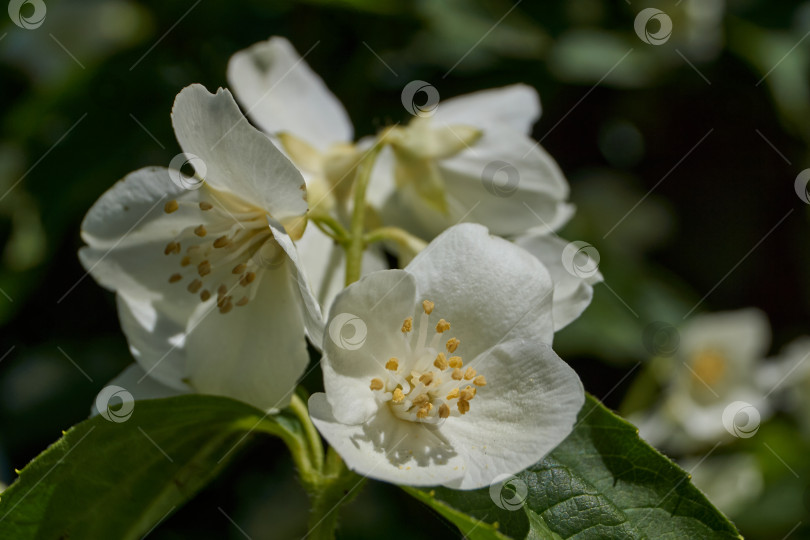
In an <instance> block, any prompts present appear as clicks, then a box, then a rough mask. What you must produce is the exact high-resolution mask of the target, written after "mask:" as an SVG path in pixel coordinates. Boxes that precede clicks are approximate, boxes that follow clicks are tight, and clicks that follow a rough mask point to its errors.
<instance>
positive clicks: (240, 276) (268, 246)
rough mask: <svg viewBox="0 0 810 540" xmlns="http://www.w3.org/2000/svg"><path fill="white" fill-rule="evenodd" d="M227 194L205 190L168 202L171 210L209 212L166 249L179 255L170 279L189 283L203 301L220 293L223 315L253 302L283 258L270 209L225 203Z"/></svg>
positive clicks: (167, 210)
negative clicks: (265, 276)
mask: <svg viewBox="0 0 810 540" xmlns="http://www.w3.org/2000/svg"><path fill="white" fill-rule="evenodd" d="M220 198H221V199H220ZM228 198H231V197H230V196H229V195H227V194H224V193H222V194H218V195H217V196H216V197H214V195H213V194H211V193H207V194H203V193H202V192H201V193H200V200H199V202H196V203H192V202H187V201H177V200H171V201H169V202H167V203H166V205H165V206H164V211H165V212H166V213H167V214H171V213H173V212H176V211H178V210H180V209H181V208H183V209H186V208H188V209H189V210H191V211H195V212H200V213H205V214H207V215H206V218H207V219H205V224H200V225H198V226H196V227H189V228H187V229H184V230H183V231H181V232H180V234H178V235H177V237H176V238H175V239H174V240H173V241H171V242H169V243H168V244H167V245H166V248H165V249H164V250H163V253H164V254H165V255H167V256H173V255H179V256H180V260H179V261H178V265H179V269H178V271H177V272H175V273H173V274H172V275H171V276H169V283H172V284H177V285H180V284H184V285H185V286H186V290H187V291H188V292H189V293H191V294H199V297H200V301H202V302H207V301H208V300H209V299H210V298H212V297H213V295H214V294H216V301H217V308H218V309H219V312H220V313H222V314H226V313H229V312H230V311H231V310H232V309H233V308H234V306H237V307H241V306H245V305H247V304H248V302H250V301H251V300H253V298H254V297H255V296H256V291H257V289H258V286H259V282H260V281H261V277H262V275H263V273H264V271H265V270H268V269H271V268H273V267H276V266H278V265H279V264H281V263H282V262H283V259H282V257H283V250H282V249H281V247H280V246H279V245H278V244H277V243H276V241H275V240H274V238H273V233H272V231H271V230H270V227H269V223H268V221H267V213H266V212H264V211H263V210H260V209H258V208H255V207H250V206H248V205H245V204H240V203H238V202H236V201H231V200H229V201H228V203H229V204H228V205H227V207H226V205H224V204H222V202H221V201H222V200H226V199H228Z"/></svg>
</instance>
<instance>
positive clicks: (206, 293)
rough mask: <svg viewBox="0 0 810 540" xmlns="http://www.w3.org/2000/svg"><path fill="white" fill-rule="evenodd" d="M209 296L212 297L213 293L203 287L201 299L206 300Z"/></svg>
mask: <svg viewBox="0 0 810 540" xmlns="http://www.w3.org/2000/svg"><path fill="white" fill-rule="evenodd" d="M209 298H211V293H210V292H209V291H208V289H203V290H202V292H201V293H200V300H202V301H203V302H206V301H207V300H208V299H209Z"/></svg>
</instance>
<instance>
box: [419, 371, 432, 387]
mask: <svg viewBox="0 0 810 540" xmlns="http://www.w3.org/2000/svg"><path fill="white" fill-rule="evenodd" d="M419 382H420V383H422V384H424V385H425V386H430V383H432V382H433V373H425V374H424V375H422V376H421V377H419Z"/></svg>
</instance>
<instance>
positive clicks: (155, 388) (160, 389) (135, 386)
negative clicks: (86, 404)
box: [90, 364, 188, 416]
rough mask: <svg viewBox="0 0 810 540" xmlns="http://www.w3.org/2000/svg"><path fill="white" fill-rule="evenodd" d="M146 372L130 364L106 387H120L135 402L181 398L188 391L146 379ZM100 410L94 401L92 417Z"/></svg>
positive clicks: (149, 378) (136, 365)
mask: <svg viewBox="0 0 810 540" xmlns="http://www.w3.org/2000/svg"><path fill="white" fill-rule="evenodd" d="M145 375H146V372H145V371H144V370H143V368H142V367H141V366H139V365H138V364H130V365H129V366H127V367H126V369H124V371H122V372H121V373H119V374H118V375H116V376H115V378H113V379H112V380H111V381H110V382H108V383H107V384H105V385H104V386H105V387H107V386H120V387H121V388H123V389H124V390H126V391H127V392H129V393H130V394H132V397H133V398H134V399H135V401H143V400H145V399H162V398H169V397H175V396H181V395H183V394H186V393H187V392H188V391H178V390H175V389H174V388H169V387H168V386H164V385H162V384H160V383H159V382H157V381H156V380H155V379H153V378H151V377H144V376H145ZM97 414H98V409H97V408H96V403H95V401H93V407H92V409H91V412H90V416H96V415H97Z"/></svg>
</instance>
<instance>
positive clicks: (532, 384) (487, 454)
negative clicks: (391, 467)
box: [441, 339, 585, 489]
mask: <svg viewBox="0 0 810 540" xmlns="http://www.w3.org/2000/svg"><path fill="white" fill-rule="evenodd" d="M467 365H470V366H474V367H475V368H476V369H477V370H478V372H479V373H481V374H484V376H485V377H486V379H487V385H486V386H484V387H482V388H480V389H479V391H478V392H477V393H476V395H475V398H474V399H473V400H472V401H471V402H470V407H471V408H470V411H469V412H468V413H467V414H465V415H464V416H460V417H450V418H448V419H447V421H446V422H445V424H444V425H443V426H442V429H441V431H442V433H443V434H445V435H446V436H447V438H448V439H449V440H450V442H451V443H452V447H453V449H454V450H456V451H457V452H458V453H459V454H461V456H462V458H463V460H464V463H465V465H466V471H467V472H466V474H465V476H464V478H463V479H462V480H461V482H460V483H458V484H456V485H452V486H451V487H456V488H458V489H477V488H480V487H484V486H488V485H490V484H491V483H492V482H493V481H494V480H495V478H496V477H497V476H499V475H503V474H515V473H517V472H520V471H522V470H523V469H525V468H526V467H528V466H530V465H532V464H533V463H535V462H537V461H539V460H540V459H541V458H542V457H544V456H545V455H547V454H548V453H549V452H551V451H552V450H553V449H554V448H555V447H556V446H557V445H558V444H560V443H561V442H562V441H563V439H565V438H566V437H567V436H568V435H569V434H570V433H571V430H572V429H573V426H574V423H575V422H576V419H577V414H578V413H579V410H580V409H581V408H582V405H583V403H584V402H585V391H584V389H583V388H582V383H581V382H580V380H579V377H578V376H577V374H576V372H574V370H573V369H571V368H570V367H569V366H568V364H566V363H565V362H563V361H562V360H561V359H560V357H559V356H557V354H556V353H555V352H554V351H553V350H551V346H550V345H548V344H545V343H543V342H542V341H540V340H537V339H515V340H508V341H504V342H502V343H500V344H498V345H496V346H495V347H493V348H492V349H490V350H489V351H486V352H484V353H483V354H481V355H479V356H478V357H477V358H475V360H473V361H472V362H469V363H468V364H467Z"/></svg>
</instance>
